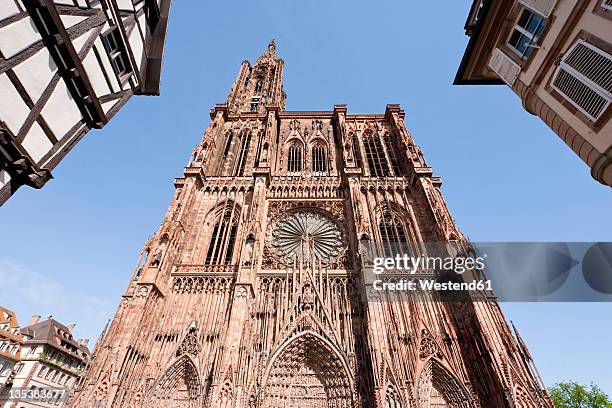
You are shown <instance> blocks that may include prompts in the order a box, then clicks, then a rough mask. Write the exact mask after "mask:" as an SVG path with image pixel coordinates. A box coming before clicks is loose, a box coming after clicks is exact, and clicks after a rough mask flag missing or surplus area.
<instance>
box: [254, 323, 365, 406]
mask: <svg viewBox="0 0 612 408" xmlns="http://www.w3.org/2000/svg"><path fill="white" fill-rule="evenodd" d="M264 384H265V385H264V388H263V390H262V394H261V395H262V399H261V405H260V406H261V407H262V408H269V407H270V408H271V407H274V408H290V407H291V408H293V407H308V408H329V407H334V408H349V407H352V406H353V400H354V399H353V391H352V380H351V377H350V374H349V370H348V366H347V365H346V361H345V360H344V359H343V358H342V356H341V354H340V352H339V351H338V350H337V349H336V348H335V347H334V346H333V345H332V344H331V343H330V342H329V341H327V340H325V339H324V338H323V337H321V336H320V335H318V334H316V333H314V332H311V331H306V332H302V333H299V334H297V335H295V336H293V337H292V338H291V339H289V340H288V341H286V342H285V343H284V344H283V345H282V346H281V347H279V349H278V351H277V352H276V353H275V354H274V356H273V357H272V360H271V362H270V365H269V366H268V369H267V371H266V375H265V377H264Z"/></svg>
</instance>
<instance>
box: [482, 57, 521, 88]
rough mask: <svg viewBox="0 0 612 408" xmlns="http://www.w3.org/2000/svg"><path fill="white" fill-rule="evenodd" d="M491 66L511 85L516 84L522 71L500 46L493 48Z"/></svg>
mask: <svg viewBox="0 0 612 408" xmlns="http://www.w3.org/2000/svg"><path fill="white" fill-rule="evenodd" d="M489 67H491V69H492V70H493V71H495V73H496V74H497V75H498V76H499V77H500V78H501V79H502V80H503V81H504V82H505V83H506V84H508V86H510V87H512V85H514V83H515V82H516V78H518V75H519V72H521V67H520V66H518V64H517V63H516V62H514V61H512V59H511V58H510V57H508V56H507V55H506V54H504V53H503V52H502V50H500V49H499V48H496V49H494V50H493V54H492V55H491V59H490V60H489Z"/></svg>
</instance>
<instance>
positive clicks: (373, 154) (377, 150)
mask: <svg viewBox="0 0 612 408" xmlns="http://www.w3.org/2000/svg"><path fill="white" fill-rule="evenodd" d="M363 146H364V148H365V155H366V160H367V161H368V168H369V169H370V176H374V177H387V176H389V166H388V164H387V160H386V159H385V151H384V150H383V146H382V143H381V142H380V137H378V135H375V134H373V133H371V132H370V133H367V134H366V135H364V138H363Z"/></svg>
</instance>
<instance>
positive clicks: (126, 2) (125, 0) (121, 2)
mask: <svg viewBox="0 0 612 408" xmlns="http://www.w3.org/2000/svg"><path fill="white" fill-rule="evenodd" d="M117 6H118V7H119V10H129V11H131V12H134V9H133V6H132V0H117Z"/></svg>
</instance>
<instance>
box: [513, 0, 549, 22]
mask: <svg viewBox="0 0 612 408" xmlns="http://www.w3.org/2000/svg"><path fill="white" fill-rule="evenodd" d="M519 3H521V4H522V5H523V6H525V7H527V8H529V9H531V10H533V11H535V12H536V13H538V14H540V15H541V16H543V17H546V18H548V17H550V13H551V12H552V10H553V8H555V4H557V0H519Z"/></svg>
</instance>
